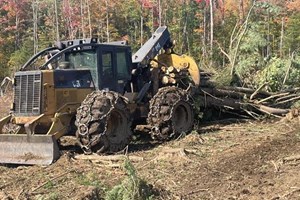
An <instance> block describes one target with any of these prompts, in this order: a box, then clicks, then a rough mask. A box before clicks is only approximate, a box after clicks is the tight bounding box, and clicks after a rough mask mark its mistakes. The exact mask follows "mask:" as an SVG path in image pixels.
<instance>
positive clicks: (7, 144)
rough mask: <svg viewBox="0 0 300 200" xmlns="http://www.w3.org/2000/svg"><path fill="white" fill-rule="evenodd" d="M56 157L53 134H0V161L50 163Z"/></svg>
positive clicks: (33, 163)
mask: <svg viewBox="0 0 300 200" xmlns="http://www.w3.org/2000/svg"><path fill="white" fill-rule="evenodd" d="M58 158H59V149H58V145H57V141H56V139H55V138H54V136H48V135H25V134H20V135H11V134H0V163H6V164H25V165H50V164H51V163H53V162H54V161H55V160H57V159H58Z"/></svg>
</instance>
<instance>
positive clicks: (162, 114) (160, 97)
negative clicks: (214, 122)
mask: <svg viewBox="0 0 300 200" xmlns="http://www.w3.org/2000/svg"><path fill="white" fill-rule="evenodd" d="M147 122H148V124H149V125H151V127H152V128H151V136H152V138H153V139H157V140H170V139H173V138H176V137H178V136H179V135H180V134H181V133H183V132H189V131H190V130H191V129H192V128H193V122H194V114H193V106H192V104H191V101H190V97H189V94H188V92H187V91H185V90H183V89H181V88H178V87H164V88H161V89H159V91H158V92H157V93H156V94H155V95H154V97H153V98H152V99H151V101H150V112H149V114H148V118H147Z"/></svg>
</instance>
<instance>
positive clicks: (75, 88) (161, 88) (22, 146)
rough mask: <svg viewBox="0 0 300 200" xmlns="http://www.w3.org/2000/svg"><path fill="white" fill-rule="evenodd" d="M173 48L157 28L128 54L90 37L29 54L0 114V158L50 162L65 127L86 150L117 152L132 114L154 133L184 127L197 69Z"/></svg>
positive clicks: (169, 133) (162, 135)
mask: <svg viewBox="0 0 300 200" xmlns="http://www.w3.org/2000/svg"><path fill="white" fill-rule="evenodd" d="M173 47H174V45H173V43H172V42H171V39H170V34H169V32H168V29H167V27H159V28H158V29H157V30H156V31H155V33H154V34H153V36H152V37H151V38H150V39H149V40H148V41H147V42H146V43H145V44H144V45H143V46H142V47H141V48H140V49H139V50H138V51H137V52H136V53H135V54H134V55H133V56H131V48H130V46H128V45H127V44H126V42H122V41H120V42H111V43H98V41H97V39H96V38H91V39H78V40H69V41H61V42H57V44H56V46H55V47H50V48H47V49H45V50H43V51H41V52H39V53H37V54H36V55H34V56H33V57H32V58H31V59H30V60H28V62H27V63H25V64H24V65H23V66H22V67H21V69H20V70H19V71H18V72H16V73H15V77H14V81H13V87H14V100H13V105H12V109H11V113H10V115H8V116H7V117H5V118H3V119H1V120H0V131H1V134H0V163H12V164H42V165H48V164H51V163H52V162H54V161H55V160H56V159H57V158H58V157H59V148H58V143H57V141H58V140H59V138H60V137H62V136H64V135H66V134H69V133H70V134H75V135H76V137H77V140H78V144H79V145H80V147H81V148H82V150H83V151H84V152H85V153H87V154H89V153H102V152H115V151H119V150H122V149H123V148H125V147H126V146H127V145H128V144H129V142H130V138H131V135H132V130H131V129H132V127H133V124H135V125H136V124H137V122H138V121H141V120H140V119H145V120H144V121H145V122H146V124H147V125H146V126H147V127H149V128H150V129H149V130H150V133H151V135H152V137H153V138H155V139H158V140H168V139H171V138H174V137H176V136H178V135H179V134H181V133H182V132H187V131H189V130H191V128H192V126H193V107H192V102H191V97H190V95H191V88H195V87H198V85H199V82H200V72H199V69H198V66H197V65H196V63H195V61H194V60H193V59H192V58H191V57H189V56H186V55H178V54H175V53H174V51H173ZM44 58H46V59H44Z"/></svg>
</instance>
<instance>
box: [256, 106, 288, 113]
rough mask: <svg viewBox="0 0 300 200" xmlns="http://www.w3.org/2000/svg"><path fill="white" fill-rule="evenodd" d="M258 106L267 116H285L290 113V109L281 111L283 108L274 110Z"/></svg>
mask: <svg viewBox="0 0 300 200" xmlns="http://www.w3.org/2000/svg"><path fill="white" fill-rule="evenodd" d="M255 106H258V109H259V110H260V111H262V112H264V113H267V114H273V115H285V114H287V113H289V112H290V110H289V109H281V108H272V107H269V106H265V105H255Z"/></svg>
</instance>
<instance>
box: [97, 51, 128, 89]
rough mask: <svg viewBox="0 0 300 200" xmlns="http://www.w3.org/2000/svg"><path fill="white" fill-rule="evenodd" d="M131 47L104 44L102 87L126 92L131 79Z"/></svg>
mask: <svg viewBox="0 0 300 200" xmlns="http://www.w3.org/2000/svg"><path fill="white" fill-rule="evenodd" d="M130 58H131V53H130V48H128V47H122V46H103V48H101V50H100V70H99V71H100V77H101V81H100V89H108V90H113V91H116V92H119V93H121V94H123V93H124V91H125V87H126V85H127V83H128V81H129V80H130V79H131V75H130V66H131V60H130Z"/></svg>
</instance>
